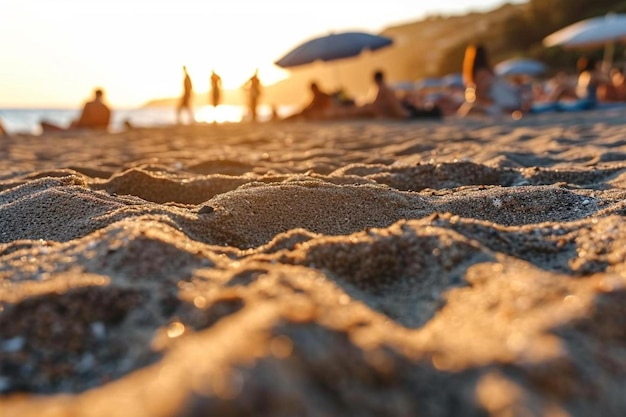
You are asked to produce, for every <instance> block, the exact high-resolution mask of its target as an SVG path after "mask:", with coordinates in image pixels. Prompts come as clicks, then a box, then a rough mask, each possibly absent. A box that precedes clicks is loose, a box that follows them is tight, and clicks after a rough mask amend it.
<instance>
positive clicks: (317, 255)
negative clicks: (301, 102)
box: [0, 112, 626, 417]
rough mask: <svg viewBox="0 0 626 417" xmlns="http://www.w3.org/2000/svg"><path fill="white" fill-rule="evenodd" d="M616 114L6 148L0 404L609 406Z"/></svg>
mask: <svg viewBox="0 0 626 417" xmlns="http://www.w3.org/2000/svg"><path fill="white" fill-rule="evenodd" d="M623 119H624V116H623V115H622V114H617V113H613V114H609V113H593V112H590V113H586V114H584V115H581V116H580V117H577V118H576V121H574V120H572V119H570V118H569V116H568V115H550V116H549V117H548V115H546V116H538V117H536V118H527V119H522V120H520V121H512V120H500V121H498V122H497V123H494V122H493V121H488V120H477V119H476V120H474V119H468V120H462V121H461V120H446V121H444V122H425V123H412V124H407V123H385V122H372V123H367V122H355V123H320V124H306V123H293V124H290V123H278V124H269V123H268V124H258V125H246V124H242V125H224V126H204V125H198V126H192V127H170V128H159V129H137V130H132V131H129V132H125V133H121V134H114V135H100V136H94V137H84V136H81V137H79V138H74V137H71V135H67V136H61V135H60V136H58V137H51V138H40V137H28V136H24V137H14V138H8V139H6V140H5V142H4V143H3V144H2V147H1V148H0V156H2V158H0V165H2V174H1V176H0V410H2V412H0V415H2V416H3V417H4V416H7V417H8V416H29V415H45V412H52V411H50V410H53V411H54V413H55V414H54V415H59V416H72V415H81V416H118V415H119V416H143V415H151V416H197V415H233V416H235V415H242V416H243V415H285V416H288V415H289V416H291V415H312V416H313V415H329V416H331V415H332V416H334V415H336V416H345V415H376V416H380V415H389V416H400V415H418V414H419V415H426V416H448V415H450V416H452V415H463V416H479V415H480V416H482V415H492V416H503V415H575V416H589V415H605V416H613V415H615V416H617V415H623V414H625V413H626V400H625V398H624V396H623V382H624V381H623V380H624V375H626V355H625V353H624V352H626V337H625V334H626V333H625V332H624V328H625V323H624V317H626V311H625V310H624V306H626V262H625V259H626V249H625V248H626V226H625V223H624V221H623V219H624V215H626V203H625V201H626V198H625V197H626V181H625V178H626V162H624V158H623V156H624V155H626V130H625V129H624V127H623V123H622V122H623ZM620 121H621V122H620ZM88 141H90V142H88ZM87 142H88V143H87Z"/></svg>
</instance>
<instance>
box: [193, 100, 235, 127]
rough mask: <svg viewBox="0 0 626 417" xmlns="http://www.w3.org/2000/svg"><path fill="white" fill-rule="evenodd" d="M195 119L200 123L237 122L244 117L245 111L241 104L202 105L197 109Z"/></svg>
mask: <svg viewBox="0 0 626 417" xmlns="http://www.w3.org/2000/svg"><path fill="white" fill-rule="evenodd" d="M195 119H196V122H200V123H237V122H241V120H242V119H243V113H242V109H241V107H240V106H231V105H228V104H221V105H219V106H217V107H213V106H202V107H198V108H197V109H196V110H195Z"/></svg>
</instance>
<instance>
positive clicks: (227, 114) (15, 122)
mask: <svg viewBox="0 0 626 417" xmlns="http://www.w3.org/2000/svg"><path fill="white" fill-rule="evenodd" d="M274 110H275V111H276V113H277V115H278V116H279V117H283V116H285V115H288V114H290V112H292V111H293V110H294V109H293V106H281V107H279V108H277V109H272V108H271V107H269V106H263V105H261V106H259V108H258V120H259V121H266V120H269V119H271V118H272V117H273V112H274ZM79 115H80V109H64V108H0V122H1V123H2V125H3V126H4V128H5V130H6V131H7V132H8V133H9V134H28V135H39V134H41V125H40V123H41V122H42V121H46V122H49V123H53V124H56V125H58V126H61V127H67V126H69V124H70V123H71V122H72V120H75V119H76V118H78V116H79ZM176 116H177V115H176V109H175V108H174V107H141V108H128V109H124V108H122V109H113V111H112V121H111V126H110V131H111V132H119V131H122V130H124V129H126V127H125V124H126V122H128V123H130V124H131V125H132V126H134V127H159V126H168V125H174V124H176V123H177V117H176ZM194 119H195V122H197V123H239V122H243V121H246V120H247V119H248V111H247V109H246V108H245V107H243V106H235V105H227V104H224V105H220V106H218V107H217V108H213V106H201V107H197V108H195V109H194ZM182 121H183V122H185V123H186V122H187V121H188V119H187V114H185V113H183V114H182Z"/></svg>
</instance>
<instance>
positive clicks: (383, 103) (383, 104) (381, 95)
mask: <svg viewBox="0 0 626 417" xmlns="http://www.w3.org/2000/svg"><path fill="white" fill-rule="evenodd" d="M373 79H374V84H375V86H376V97H375V98H374V100H373V101H372V102H370V103H367V104H364V105H363V106H360V107H354V108H348V109H347V111H346V116H347V117H350V116H353V117H354V116H356V117H369V118H388V119H389V118H390V119H414V118H421V117H433V118H439V117H441V115H442V114H441V110H440V109H439V107H437V106H433V107H432V108H428V109H427V108H421V107H419V106H417V105H416V104H415V103H412V102H410V101H403V100H401V99H400V98H399V97H398V95H397V93H396V91H395V90H394V89H393V88H391V87H390V86H389V85H387V83H386V82H385V75H384V73H383V72H382V71H380V70H378V71H375V72H374V77H373Z"/></svg>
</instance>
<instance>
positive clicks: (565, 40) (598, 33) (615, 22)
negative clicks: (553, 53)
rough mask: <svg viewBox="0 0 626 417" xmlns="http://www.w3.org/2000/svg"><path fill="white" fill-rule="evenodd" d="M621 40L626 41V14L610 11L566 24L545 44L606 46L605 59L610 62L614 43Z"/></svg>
mask: <svg viewBox="0 0 626 417" xmlns="http://www.w3.org/2000/svg"><path fill="white" fill-rule="evenodd" d="M619 41H626V14H616V13H609V14H607V15H606V16H598V17H592V18H590V19H585V20H581V21H580V22H577V23H573V24H571V25H569V26H566V27H564V28H563V29H560V30H558V31H556V32H554V33H553V34H551V35H549V36H547V37H546V38H545V39H544V40H543V45H544V46H546V47H551V46H562V47H565V48H587V47H597V46H604V47H605V56H604V58H605V59H604V60H605V62H606V63H609V64H610V63H611V61H612V59H613V45H614V43H615V42H619Z"/></svg>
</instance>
